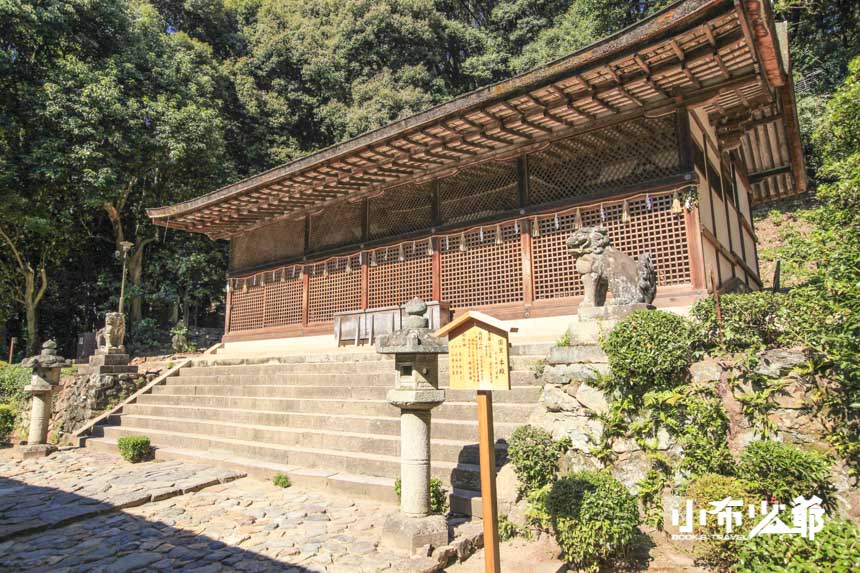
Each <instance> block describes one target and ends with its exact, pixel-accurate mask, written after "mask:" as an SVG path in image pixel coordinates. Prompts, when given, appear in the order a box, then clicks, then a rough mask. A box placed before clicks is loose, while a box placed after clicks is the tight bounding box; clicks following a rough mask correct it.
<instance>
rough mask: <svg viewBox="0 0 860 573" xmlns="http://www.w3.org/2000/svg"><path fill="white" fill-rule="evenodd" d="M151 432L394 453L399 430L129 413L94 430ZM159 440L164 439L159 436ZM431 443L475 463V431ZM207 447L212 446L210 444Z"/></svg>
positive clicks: (436, 455) (450, 456) (502, 453)
mask: <svg viewBox="0 0 860 573" xmlns="http://www.w3.org/2000/svg"><path fill="white" fill-rule="evenodd" d="M155 432H168V433H170V434H173V435H177V436H178V435H185V434H192V435H196V436H206V437H208V438H210V439H212V440H221V439H229V440H240V441H245V442H257V443H264V444H274V445H278V446H287V447H290V446H301V447H303V448H314V449H319V450H337V451H348V452H364V453H368V454H378V455H385V456H395V457H396V456H399V455H400V435H399V432H398V433H392V434H377V433H370V432H356V431H344V430H342V429H318V428H301V427H299V428H294V427H281V428H278V427H272V426H258V425H252V424H234V423H229V422H212V421H203V420H188V419H183V420H177V419H174V418H165V417H156V416H134V415H130V416H123V417H122V420H121V424H120V425H117V426H106V427H102V428H99V430H98V431H97V432H96V433H97V434H101V435H103V436H105V437H108V438H112V439H115V438H117V437H119V436H121V435H122V436H129V435H136V434H138V435H139V434H144V435H150V434H154V433H155ZM151 437H152V436H151ZM162 443H166V442H165V441H164V440H162ZM431 447H432V458H433V459H434V460H439V461H445V462H462V463H469V464H477V463H478V445H477V431H476V432H475V434H474V437H473V439H469V438H468V437H466V438H465V439H444V438H434V439H433V440H432V441H431ZM207 449H213V448H212V447H211V446H210V447H209V448H207ZM215 449H217V448H215ZM496 450H497V457H498V461H499V462H500V463H501V462H503V461H504V460H505V458H506V456H507V444H506V443H505V442H502V441H499V442H497V444H496Z"/></svg>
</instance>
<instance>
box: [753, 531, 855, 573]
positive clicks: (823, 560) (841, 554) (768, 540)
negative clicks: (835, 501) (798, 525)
mask: <svg viewBox="0 0 860 573" xmlns="http://www.w3.org/2000/svg"><path fill="white" fill-rule="evenodd" d="M825 569H826V570H827V571H834V572H844V573H848V572H850V571H860V528H858V527H857V525H856V524H855V523H853V522H851V521H848V520H844V519H828V520H825V523H824V529H822V530H821V531H819V532H818V533H816V534H815V539H813V540H809V539H804V538H803V537H801V536H800V535H758V536H756V537H753V538H752V539H748V540H746V541H744V542H742V543H741V545H740V551H739V552H738V563H737V571H738V573H761V572H762V571H773V572H777V571H786V572H788V571H824V570H825Z"/></svg>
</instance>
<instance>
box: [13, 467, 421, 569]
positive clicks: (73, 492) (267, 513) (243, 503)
mask: <svg viewBox="0 0 860 573" xmlns="http://www.w3.org/2000/svg"><path fill="white" fill-rule="evenodd" d="M195 476H196V478H197V481H198V482H200V483H211V482H212V480H214V479H219V481H227V480H229V479H231V478H234V477H236V474H235V472H229V471H225V470H216V469H213V468H206V467H202V466H195V465H193V464H187V463H178V462H150V463H145V464H137V465H134V466H132V465H129V464H127V463H125V462H123V461H122V460H121V459H120V458H119V457H115V456H110V455H107V454H93V453H91V452H89V451H87V450H73V451H66V452H59V453H57V454H54V455H52V456H50V457H49V458H46V459H42V460H28V461H27V462H23V463H21V462H18V463H13V462H7V461H3V459H2V458H0V484H2V487H4V488H5V489H3V490H0V496H2V498H0V499H2V501H0V507H2V508H3V509H2V510H0V523H5V521H4V520H11V521H15V520H18V519H19V518H20V516H21V515H24V514H26V515H32V516H33V517H34V519H37V520H39V523H40V524H41V525H40V527H41V529H42V530H41V531H39V532H37V533H33V534H24V535H17V536H15V537H12V538H7V539H6V540H5V541H0V572H7V571H9V572H12V571H16V572H18V571H22V572H23V571H51V572H57V573H64V572H68V573H71V572H84V571H86V572H90V571H91V572H97V571H104V572H111V573H114V572H125V571H195V572H200V573H202V572H216V571H225V572H227V571H288V572H295V573H300V572H301V573H310V572H336V573H341V572H343V573H350V572H375V571H392V572H398V571H403V572H406V571H410V572H411V571H421V570H426V569H427V568H428V561H429V560H427V559H426V558H424V559H422V558H412V559H410V558H409V557H408V556H407V555H406V554H400V553H395V552H391V551H387V550H385V549H384V548H380V547H379V541H380V537H381V533H382V523H384V521H385V517H386V516H387V515H388V514H389V513H391V512H394V511H396V509H397V508H396V507H395V506H392V505H386V504H382V503H379V502H372V501H362V500H351V499H347V498H344V497H339V496H335V495H330V494H326V493H322V492H317V491H309V490H299V489H297V488H287V489H281V488H277V487H275V486H274V485H272V484H271V483H269V482H263V481H259V480H255V479H251V478H245V479H240V480H236V481H229V482H228V483H218V484H217V485H214V486H210V487H206V488H205V489H199V490H198V491H195V490H196V489H198V488H196V487H195V486H194V485H193V483H192V482H191V481H186V480H191V479H192V478H194V477H195ZM216 476H218V478H216ZM220 478H223V479H220ZM117 481H120V483H117ZM168 482H169V483H170V485H166V484H167V483H168ZM10 484H14V485H10ZM186 486H187V487H186ZM13 487H17V488H18V489H15V490H13V489H12V488H13ZM28 489H35V490H36V492H34V493H28V491H27V490H28ZM171 490H172V491H174V492H175V493H176V494H177V495H174V497H170V498H168V499H158V498H159V497H160V496H161V495H167V493H168V492H169V491H171ZM177 490H178V491H177ZM48 491H50V492H51V494H50V495H49V494H48V493H47V492H48ZM38 492H41V493H38ZM145 493H149V498H148V500H147V501H146V502H144V503H143V505H138V506H135V507H127V508H126V509H123V510H121V511H114V512H111V513H104V512H103V511H102V512H101V513H98V514H94V515H90V516H82V515H81V514H77V521H74V522H73V523H69V524H67V525H51V522H52V521H54V520H53V519H52V518H51V515H47V514H49V513H51V512H54V511H56V512H57V513H58V514H60V515H68V514H69V513H72V514H75V513H76V510H64V509H63V508H64V507H68V508H80V507H87V506H99V505H101V504H103V503H110V502H109V501H104V500H108V499H110V498H111V494H112V495H114V497H113V499H114V500H116V499H122V498H123V496H126V497H127V498H130V496H131V495H132V494H135V495H138V497H135V498H134V499H139V497H142V495H143V494H145ZM4 494H7V495H4ZM153 494H155V495H153ZM87 496H95V497H92V498H89V497H87ZM99 496H100V497H99ZM89 499H98V501H95V502H93V503H88V501H87V502H85V501H84V500H89ZM153 499H155V501H153ZM21 500H24V502H23V503H24V505H20V503H19V502H21ZM39 500H42V502H43V503H47V504H49V505H48V507H51V508H53V509H52V510H51V511H44V507H42V511H40V510H39V509H36V508H38V507H39V505H38V504H39ZM34 504H35V505H34ZM22 510H23V511H22ZM19 523H20V521H19Z"/></svg>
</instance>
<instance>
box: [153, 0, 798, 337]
mask: <svg viewBox="0 0 860 573" xmlns="http://www.w3.org/2000/svg"><path fill="white" fill-rule="evenodd" d="M805 190H806V177H805V166H804V161H803V155H802V149H801V142H800V138H799V129H798V120H797V111H796V107H795V96H794V91H793V84H792V77H791V66H790V63H789V60H788V42H787V31H786V28H785V27H782V26H780V25H778V24H776V23H775V22H774V19H773V14H772V12H771V7H770V4H769V3H768V2H762V1H760V0H682V1H679V2H676V3H674V4H672V5H671V6H669V7H668V8H666V9H665V10H663V11H661V12H660V13H658V14H655V15H653V16H652V17H650V18H648V19H645V20H643V21H641V22H639V23H637V24H635V25H634V26H631V27H630V28H627V29H625V30H622V31H621V32H619V33H617V34H615V35H613V36H610V37H607V38H605V39H603V40H600V41H599V42H596V43H595V44H592V45H590V46H588V47H586V48H584V49H582V50H579V51H577V52H575V53H573V54H570V55H568V56H565V57H563V58H561V59H558V60H556V61H554V62H551V63H548V64H546V65H543V66H541V67H538V68H535V69H533V70H531V71H529V72H527V73H524V74H522V75H519V76H516V77H514V78H511V79H509V80H506V81H503V82H500V83H497V84H495V85H491V86H488V87H484V88H481V89H478V90H476V91H473V92H471V93H467V94H464V95H462V96H460V97H458V98H456V99H453V100H451V101H449V102H447V103H444V104H442V105H439V106H436V107H434V108H431V109H429V110H427V111H425V112H422V113H420V114H417V115H414V116H412V117H408V118H406V119H402V120H399V121H396V122H394V123H391V124H389V125H387V126H385V127H381V128H379V129H376V130H374V131H371V132H369V133H366V134H364V135H362V136H360V137H357V138H355V139H351V140H349V141H345V142H343V143H338V144H336V145H333V146H331V147H329V148H326V149H323V150H321V151H319V152H317V153H314V154H311V155H308V156H305V157H302V158H300V159H297V160H295V161H292V162H290V163H287V164H285V165H282V166H279V167H276V168H274V169H271V170H269V171H265V172H263V173H259V174H257V175H254V176H253V177H249V178H247V179H244V180H242V181H238V182H236V183H233V184H231V185H228V186H226V187H223V188H221V189H217V190H215V191H212V192H210V193H207V194H205V195H201V196H200V197H198V198H196V199H192V200H190V201H186V202H184V203H179V204H176V205H171V206H166V207H159V208H155V209H150V210H149V212H148V214H149V216H150V217H151V219H152V220H153V222H154V223H155V224H157V225H161V226H166V227H169V228H172V229H177V230H181V231H187V232H192V233H203V234H205V235H207V236H209V237H210V238H211V239H215V240H227V241H229V242H230V266H229V273H228V277H227V282H228V287H227V288H228V291H227V310H226V324H225V337H224V340H225V341H242V340H258V339H265V338H289V337H297V336H307V335H319V334H331V333H332V332H333V331H334V332H335V333H336V335H337V336H338V338H339V339H346V340H350V339H353V338H354V339H355V342H356V343H357V342H359V341H360V340H365V339H369V340H372V338H373V336H374V333H380V332H383V331H390V329H391V327H392V325H393V322H392V323H391V324H389V322H388V320H389V318H387V316H388V315H386V314H385V312H386V309H392V308H394V309H399V307H400V305H402V304H403V303H405V302H406V301H408V300H410V299H411V298H412V297H416V296H417V297H421V298H422V299H424V300H426V301H434V302H435V303H438V304H439V307H438V308H441V309H442V311H443V312H444V311H446V309H448V308H450V309H451V310H452V311H454V313H455V314H456V313H457V312H463V311H465V310H467V309H477V310H480V311H482V312H484V313H486V314H488V315H491V316H493V317H496V318H498V319H502V320H512V319H524V318H535V317H551V316H562V315H564V316H567V315H575V314H576V309H577V304H578V302H579V300H580V299H581V295H582V283H581V280H580V279H579V277H578V276H577V274H576V272H575V270H574V259H573V257H572V256H571V255H570V253H569V252H568V250H567V247H566V244H565V243H566V240H567V238H568V236H569V235H570V234H571V232H572V231H573V230H574V229H576V228H578V227H580V226H591V225H601V226H603V227H605V228H606V229H608V231H609V234H610V236H611V238H612V240H613V243H614V246H615V247H616V248H617V249H619V250H620V251H622V252H624V253H626V254H628V255H631V256H638V255H639V254H640V253H643V252H650V253H651V255H652V256H653V259H654V261H655V265H656V268H657V279H658V283H657V284H658V287H657V289H658V290H657V299H656V300H655V304H656V305H657V306H658V307H660V306H664V307H665V306H678V305H683V304H690V303H691V302H692V301H693V300H695V298H697V297H699V296H702V295H703V294H704V293H706V292H707V291H708V290H709V289H710V288H711V280H713V281H714V283H715V284H716V285H717V286H720V287H722V288H738V287H747V288H750V289H758V288H761V286H762V281H761V277H760V276H759V265H758V255H757V251H756V242H757V240H756V233H755V229H754V228H753V224H752V217H751V207H753V206H755V205H757V204H760V203H763V202H766V201H770V200H773V199H780V198H784V197H788V196H792V195H796V194H799V193H803V192H804V191H805ZM711 277H713V279H712V278H711ZM398 312H399V311H398ZM348 316H358V317H360V318H359V320H358V322H357V323H356V324H357V325H358V326H355V324H353V326H351V327H349V328H351V329H352V330H350V332H348V333H347V332H346V330H345V329H346V328H347V327H346V326H345V325H344V324H341V322H340V320H341V319H342V318H343V317H348ZM368 317H370V318H368ZM380 317H382V318H380ZM391 320H394V319H393V318H392V319H391Z"/></svg>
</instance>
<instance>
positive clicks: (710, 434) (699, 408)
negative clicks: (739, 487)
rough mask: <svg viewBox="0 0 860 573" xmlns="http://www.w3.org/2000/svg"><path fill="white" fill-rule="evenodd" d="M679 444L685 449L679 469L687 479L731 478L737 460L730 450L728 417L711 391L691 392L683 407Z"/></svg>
mask: <svg viewBox="0 0 860 573" xmlns="http://www.w3.org/2000/svg"><path fill="white" fill-rule="evenodd" d="M680 411H681V425H680V428H679V431H678V433H677V436H678V443H679V444H680V446H681V447H682V448H683V450H684V455H683V457H682V458H681V466H680V469H681V470H682V471H684V472H685V473H686V475H688V476H698V475H703V474H706V473H720V474H727V475H731V474H733V473H734V468H735V461H734V459H733V458H732V454H731V452H730V451H729V444H728V434H729V416H728V414H727V413H726V410H725V408H723V405H722V402H721V401H720V399H719V397H717V395H716V394H715V393H714V392H713V390H712V389H709V390H707V391H702V392H696V393H691V394H689V395H687V396H686V397H685V399H684V400H683V401H682V403H681V404H680Z"/></svg>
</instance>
